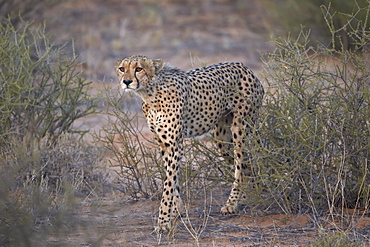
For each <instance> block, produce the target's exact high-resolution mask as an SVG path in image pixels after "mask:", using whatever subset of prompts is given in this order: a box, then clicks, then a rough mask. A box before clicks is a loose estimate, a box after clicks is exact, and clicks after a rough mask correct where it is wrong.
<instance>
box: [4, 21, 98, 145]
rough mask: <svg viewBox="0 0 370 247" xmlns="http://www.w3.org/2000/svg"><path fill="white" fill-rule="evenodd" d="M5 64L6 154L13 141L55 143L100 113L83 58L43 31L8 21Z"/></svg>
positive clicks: (5, 34) (5, 35) (5, 23)
mask: <svg viewBox="0 0 370 247" xmlns="http://www.w3.org/2000/svg"><path fill="white" fill-rule="evenodd" d="M0 59H1V61H2V62H1V64H0V68H1V70H0V71H1V72H0V111H1V116H0V149H2V148H3V147H4V146H7V145H9V143H10V142H11V141H10V140H11V139H14V140H17V141H19V142H23V141H28V142H30V141H35V142H40V140H41V139H47V141H48V142H50V143H52V142H55V139H56V138H58V136H60V135H61V134H62V133H65V132H70V131H71V128H70V127H71V125H72V123H73V122H74V121H75V120H76V119H78V118H81V117H83V116H85V115H88V114H90V113H92V112H93V111H94V107H93V106H94V105H93V99H92V98H90V97H89V96H88V95H87V93H86V89H87V86H88V85H89V83H88V82H86V81H85V79H83V78H82V77H81V72H80V71H79V67H78V64H77V62H76V59H77V57H76V56H73V57H72V58H69V57H68V54H66V52H65V50H64V46H62V47H57V46H55V45H53V44H52V43H51V42H50V41H49V39H48V37H47V36H46V34H45V32H44V29H43V28H41V27H39V28H36V29H34V28H33V27H31V26H30V24H27V23H25V25H24V27H23V28H19V29H15V27H14V26H13V25H12V24H11V22H10V21H9V20H8V19H5V20H2V22H1V26H0Z"/></svg>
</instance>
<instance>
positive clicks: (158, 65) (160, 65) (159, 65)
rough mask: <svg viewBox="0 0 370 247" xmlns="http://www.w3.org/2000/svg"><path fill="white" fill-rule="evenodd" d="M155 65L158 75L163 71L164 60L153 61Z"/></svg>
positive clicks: (155, 71)
mask: <svg viewBox="0 0 370 247" xmlns="http://www.w3.org/2000/svg"><path fill="white" fill-rule="evenodd" d="M153 65H154V73H155V74H158V73H159V71H161V69H163V66H164V62H163V60H162V59H156V60H153Z"/></svg>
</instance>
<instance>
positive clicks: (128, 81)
mask: <svg viewBox="0 0 370 247" xmlns="http://www.w3.org/2000/svg"><path fill="white" fill-rule="evenodd" d="M123 83H125V84H126V86H128V85H130V84H131V83H132V80H123Z"/></svg>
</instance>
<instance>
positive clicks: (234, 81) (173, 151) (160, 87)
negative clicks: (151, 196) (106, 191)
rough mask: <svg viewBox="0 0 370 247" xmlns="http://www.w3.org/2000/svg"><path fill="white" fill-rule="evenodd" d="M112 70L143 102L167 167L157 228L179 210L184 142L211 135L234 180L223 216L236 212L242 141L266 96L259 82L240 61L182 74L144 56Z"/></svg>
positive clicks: (242, 161)
mask: <svg viewBox="0 0 370 247" xmlns="http://www.w3.org/2000/svg"><path fill="white" fill-rule="evenodd" d="M116 71H117V74H118V76H119V81H120V84H121V86H122V88H123V89H124V90H127V91H134V92H135V93H136V94H137V95H139V96H140V97H141V98H142V100H143V105H142V109H143V112H144V115H145V117H146V119H147V121H148V125H149V127H150V129H151V131H152V132H153V133H154V136H155V139H156V140H157V142H158V143H159V145H160V147H161V150H162V157H163V161H164V163H165V165H166V180H165V181H164V189H163V196H162V200H161V204H160V208H159V218H158V230H159V231H164V232H167V231H169V230H170V229H171V222H172V220H173V218H174V217H175V214H177V213H179V212H180V211H181V199H180V194H179V186H178V171H179V161H180V159H181V157H182V156H183V145H184V138H189V137H195V136H199V135H202V134H205V133H207V132H209V131H212V132H213V134H214V137H215V139H216V140H217V141H218V147H219V148H220V150H221V152H222V154H223V155H224V157H225V158H226V160H229V161H230V162H234V165H235V181H234V183H233V186H232V190H231V193H230V196H229V198H228V200H227V202H226V204H225V206H224V207H222V208H221V213H222V214H232V213H234V212H235V211H236V207H237V204H238V201H239V199H240V196H241V190H240V184H241V183H242V182H243V173H244V172H245V171H246V169H247V164H248V153H247V150H248V144H247V141H246V139H245V138H246V136H247V135H248V133H250V132H251V128H252V127H253V124H254V122H255V120H256V117H257V111H258V108H259V107H260V105H261V102H262V98H263V95H264V90H263V87H262V84H261V83H260V81H259V80H258V78H257V77H256V76H255V75H254V74H253V72H252V71H251V70H250V69H248V68H247V67H245V66H244V65H243V64H242V63H220V64H215V65H211V66H207V67H203V68H198V69H194V70H190V71H188V72H184V71H182V70H179V69H177V68H174V67H172V66H170V65H168V64H165V63H164V62H163V61H162V60H159V59H157V60H151V59H149V58H147V57H145V56H131V57H127V58H124V59H122V60H120V61H119V62H118V65H117V67H116ZM232 149H233V154H232V153H230V150H232Z"/></svg>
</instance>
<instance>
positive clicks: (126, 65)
mask: <svg viewBox="0 0 370 247" xmlns="http://www.w3.org/2000/svg"><path fill="white" fill-rule="evenodd" d="M163 66H164V62H163V61H162V60H160V59H156V60H152V59H149V58H147V57H145V56H131V57H127V58H124V59H122V60H119V61H118V65H117V66H116V71H117V74H118V77H119V82H120V85H121V87H122V88H123V89H124V90H130V91H134V92H136V93H138V94H142V93H143V92H145V91H146V89H147V88H148V86H149V85H150V83H151V82H152V81H153V80H154V78H155V76H156V75H157V74H158V73H159V71H160V70H161V69H162V68H163Z"/></svg>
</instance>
